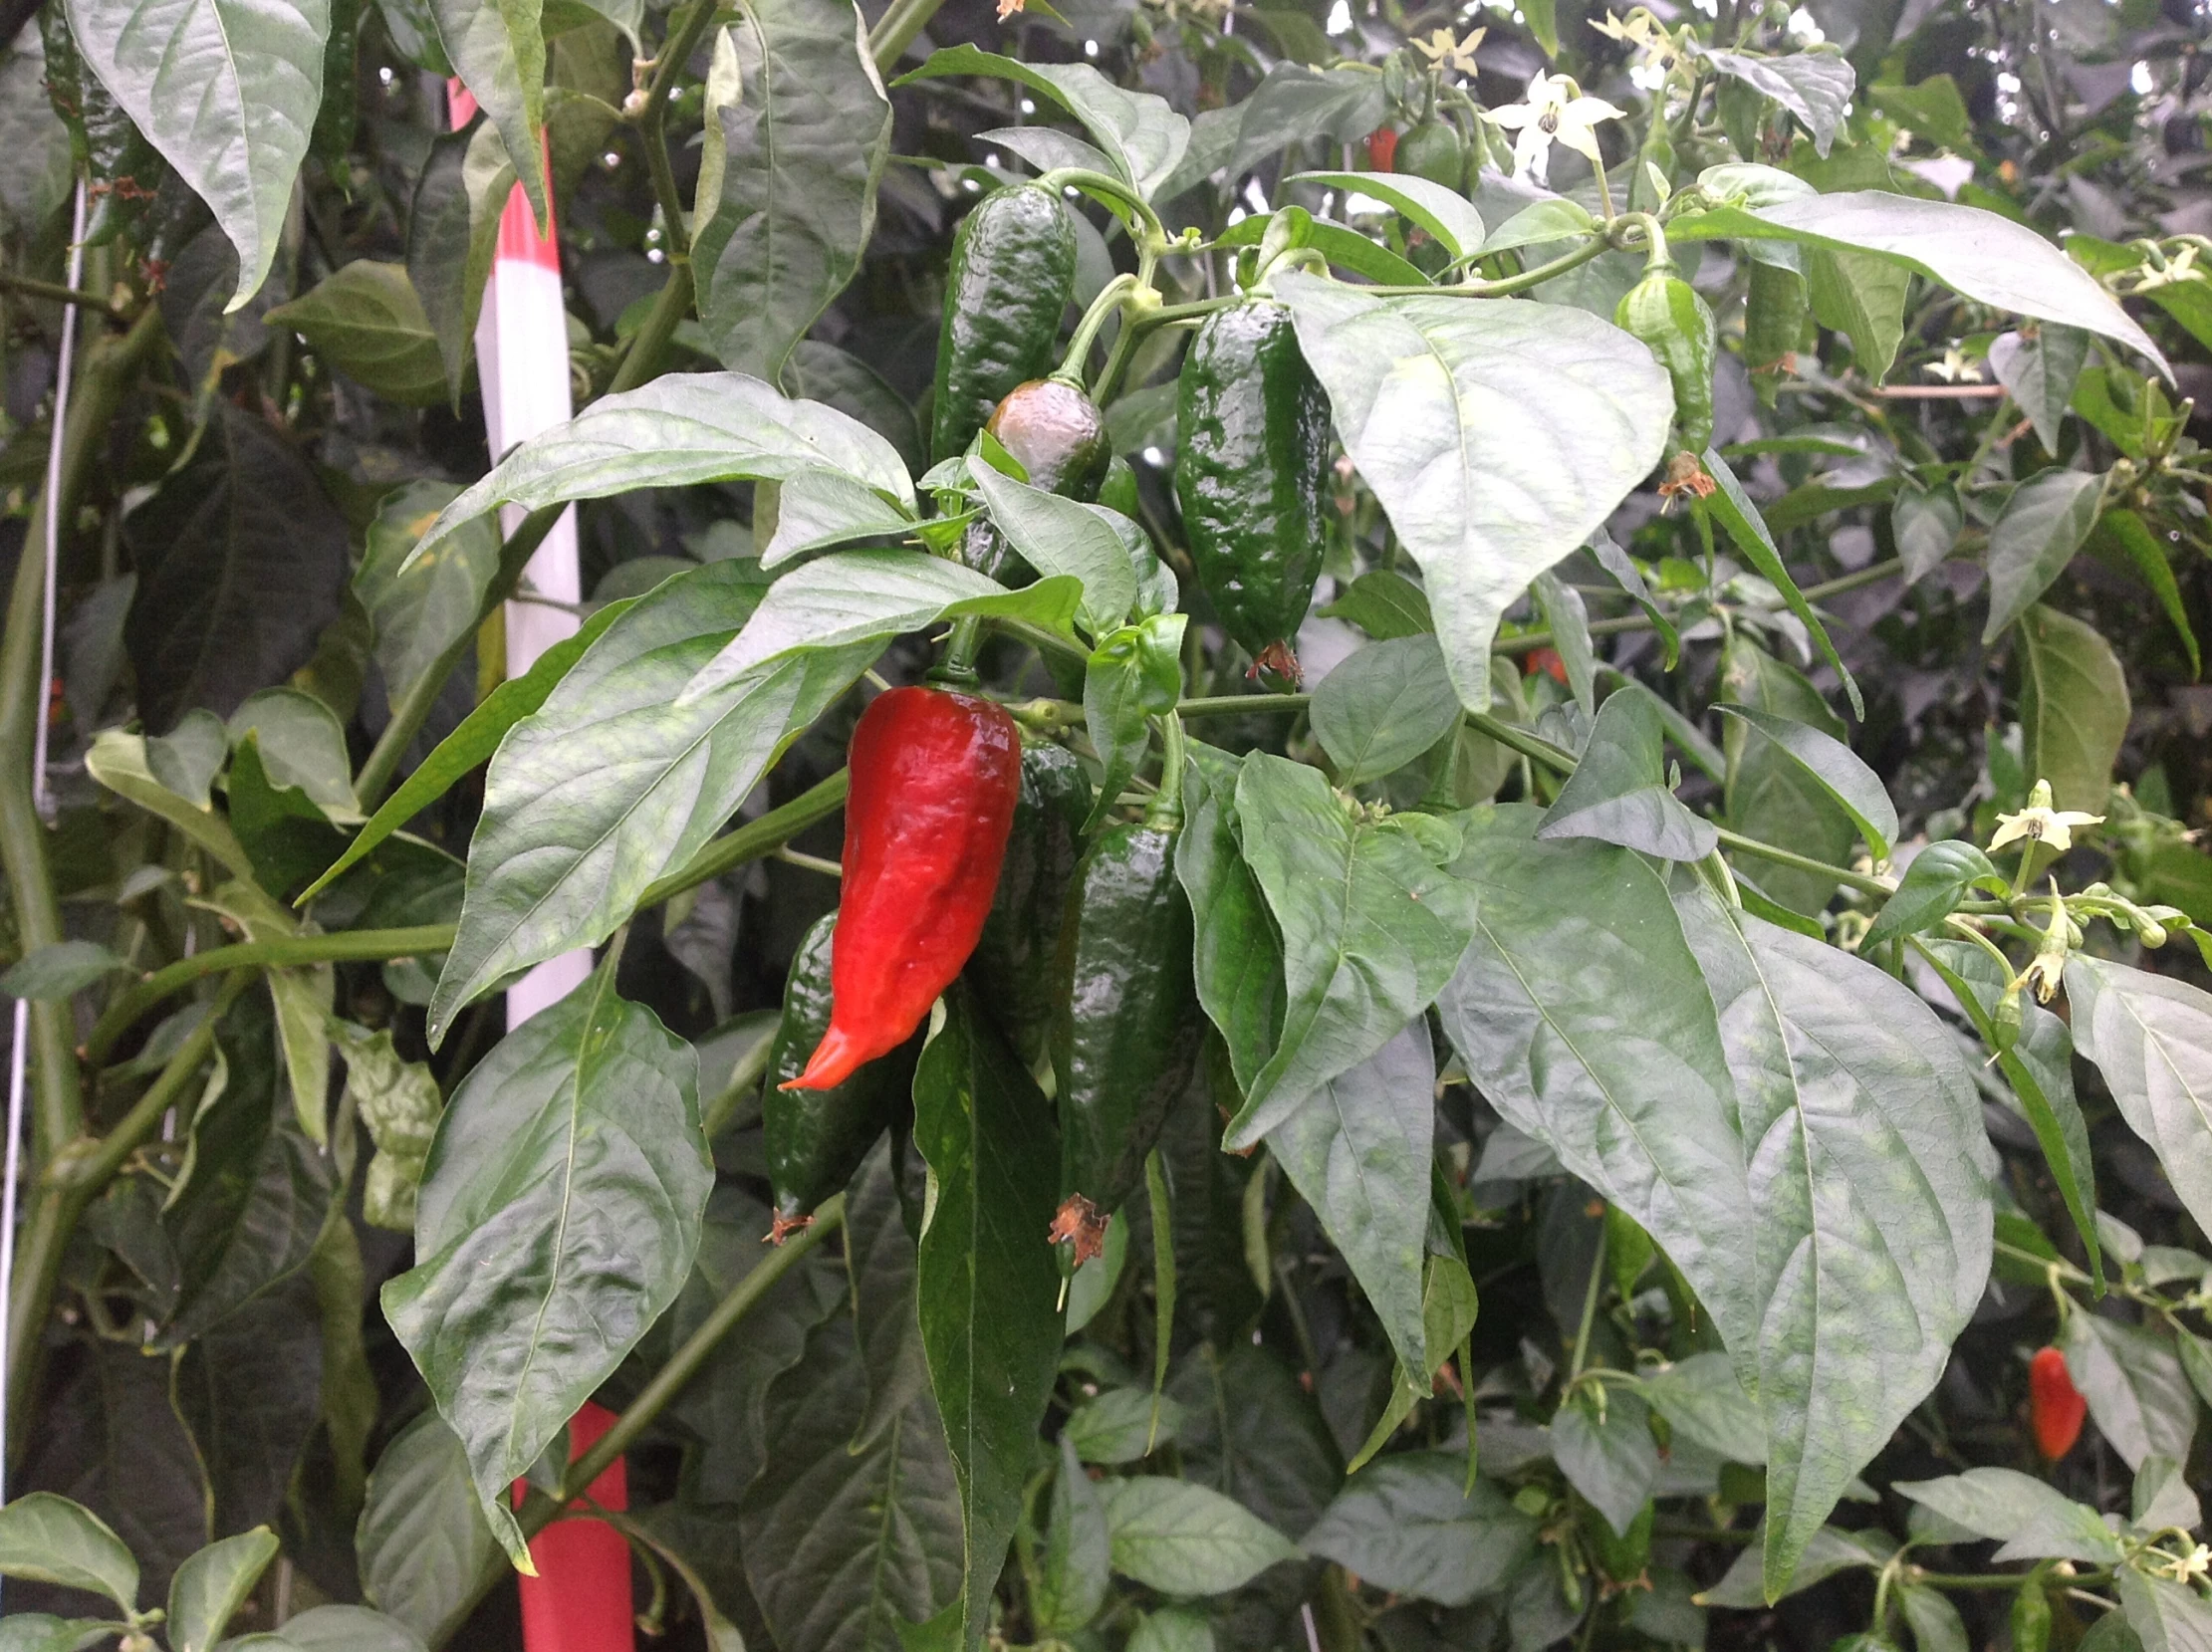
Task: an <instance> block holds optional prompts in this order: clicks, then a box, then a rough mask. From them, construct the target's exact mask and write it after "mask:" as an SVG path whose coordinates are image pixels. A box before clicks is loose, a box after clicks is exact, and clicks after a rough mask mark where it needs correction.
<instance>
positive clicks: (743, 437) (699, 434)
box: [415, 372, 914, 557]
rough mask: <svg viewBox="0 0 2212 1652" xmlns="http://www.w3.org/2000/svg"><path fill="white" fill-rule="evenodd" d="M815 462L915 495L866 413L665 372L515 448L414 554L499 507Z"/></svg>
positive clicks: (753, 476) (785, 472)
mask: <svg viewBox="0 0 2212 1652" xmlns="http://www.w3.org/2000/svg"><path fill="white" fill-rule="evenodd" d="M816 469H822V470H840V471H845V472H847V473H848V474H850V475H853V476H857V477H859V478H860V481H862V482H864V483H865V484H866V485H867V486H869V487H871V488H875V489H878V490H880V491H881V492H882V493H883V494H884V495H886V496H887V497H889V498H891V499H895V500H897V501H899V502H900V503H901V504H904V505H907V506H909V507H910V506H911V505H912V504H913V502H914V490H913V484H912V482H911V481H909V480H908V478H907V475H906V465H905V461H904V460H902V459H900V458H899V456H898V450H897V449H896V448H894V447H892V446H891V444H890V443H889V442H887V441H885V440H884V439H883V438H882V437H881V436H878V435H877V434H876V433H875V432H874V431H872V430H870V429H869V428H868V427H867V426H866V425H864V424H862V423H860V420H858V419H856V418H853V417H851V416H850V415H848V414H845V413H841V412H839V411H838V410H837V409H836V408H834V407H825V406H824V405H822V404H821V403H820V402H817V401H794V400H792V399H791V398H790V397H788V396H786V395H784V394H783V392H782V391H780V390H778V389H777V388H776V387H775V386H774V385H772V384H768V383H765V382H764V381H762V380H761V379H758V378H754V377H751V376H749V375H747V374H745V373H741V372H679V373H668V374H665V375H663V376H662V377H659V378H656V379H654V380H653V381H652V382H651V383H649V384H646V385H644V386H642V387H641V388H639V389H635V390H625V391H622V392H621V393H619V394H617V395H607V396H602V397H600V399H599V400H597V401H595V402H593V403H592V404H591V405H590V406H589V407H587V408H585V409H584V411H583V412H581V413H579V414H577V416H576V417H575V418H573V419H571V420H569V422H568V423H566V424H559V425H555V426H554V427H553V428H552V429H551V430H548V431H547V432H545V434H543V435H541V436H533V437H532V438H531V439H530V440H528V441H526V442H524V443H523V444H522V445H521V446H519V447H517V448H515V449H514V450H513V451H512V452H510V453H509V454H508V455H507V456H506V457H505V458H503V459H502V460H500V462H499V463H498V464H496V465H494V466H493V467H492V470H491V474H489V475H488V476H486V477H484V478H483V479H482V480H481V481H479V482H477V483H476V484H475V485H474V486H473V487H471V488H469V489H468V491H467V492H465V493H463V494H462V495H461V496H460V498H458V499H456V500H454V501H453V503H452V504H450V505H448V506H447V507H446V508H445V509H444V510H443V511H442V512H440V513H439V515H438V519H437V521H436V522H434V523H432V524H431V526H430V530H429V532H428V533H426V534H425V535H423V537H422V539H421V541H420V542H419V543H418V544H417V546H416V547H415V555H416V556H418V557H420V556H423V555H425V554H427V553H428V552H429V551H431V550H432V549H434V548H435V547H436V546H437V545H438V544H439V542H440V541H442V540H443V539H444V538H445V537H446V536H447V535H448V534H452V533H456V532H458V531H459V530H460V528H461V526H462V524H464V523H467V522H472V521H474V520H475V519H476V518H477V517H480V516H487V515H489V514H490V513H492V512H493V511H495V510H497V509H498V508H499V507H500V506H502V505H520V506H522V507H523V508H524V509H525V510H530V511H535V510H540V509H543V508H544V507H546V506H549V505H560V504H566V503H567V502H568V501H570V500H572V499H598V498H603V497H605V496H607V495H610V494H617V493H628V492H630V491H632V490H633V489H637V488H673V487H685V486H689V485H691V484H694V483H699V482H738V481H769V482H780V481H783V480H784V479H786V478H787V477H790V476H794V475H796V474H798V473H799V472H800V471H803V470H816Z"/></svg>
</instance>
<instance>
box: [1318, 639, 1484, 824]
mask: <svg viewBox="0 0 2212 1652" xmlns="http://www.w3.org/2000/svg"><path fill="white" fill-rule="evenodd" d="M1308 714H1309V715H1310V716H1311V717H1312V718H1313V723H1314V737H1315V738H1316V739H1317V740H1319V741H1320V742H1321V744H1322V750H1324V751H1326V752H1327V753H1328V754H1329V761H1330V762H1331V763H1333V764H1335V765H1336V766H1337V779H1338V782H1339V783H1340V784H1341V785H1345V786H1358V785H1362V784H1364V783H1365V782H1367V781H1371V780H1380V779H1381V778H1382V777H1383V776H1384V775H1388V774H1394V773H1396V772H1397V771H1398V770H1399V769H1402V768H1404V767H1405V766H1406V765H1407V764H1408V763H1411V762H1412V761H1413V760H1414V759H1415V758H1417V757H1419V756H1420V755H1421V754H1422V753H1423V752H1425V751H1427V750H1428V749H1429V748H1430V747H1432V746H1434V745H1435V744H1436V742H1437V741H1439V740H1441V739H1443V738H1444V736H1445V735H1447V734H1449V733H1450V732H1451V731H1452V730H1453V728H1455V727H1456V726H1457V725H1458V723H1459V715H1460V707H1459V696H1458V694H1457V693H1456V692H1454V690H1453V688H1452V681H1451V678H1450V676H1449V675H1447V674H1446V672H1445V670H1444V654H1443V650H1442V649H1440V648H1439V647H1437V645H1436V638H1435V637H1434V636H1433V635H1432V634H1430V633H1429V632H1426V631H1422V632H1418V633H1416V634H1413V635H1410V636H1400V637H1394V638H1391V639H1389V640H1387V641H1382V642H1376V643H1374V644H1372V645H1371V646H1368V647H1365V648H1360V649H1357V650H1355V651H1354V652H1352V654H1350V655H1348V656H1347V657H1346V658H1345V660H1344V663H1343V664H1341V665H1339V666H1338V667H1337V668H1336V669H1335V670H1334V671H1332V672H1330V673H1329V675H1328V676H1326V677H1324V678H1322V680H1321V683H1320V686H1318V687H1317V688H1316V689H1315V690H1314V700H1313V704H1312V706H1311V707H1310V708H1309V713H1308Z"/></svg>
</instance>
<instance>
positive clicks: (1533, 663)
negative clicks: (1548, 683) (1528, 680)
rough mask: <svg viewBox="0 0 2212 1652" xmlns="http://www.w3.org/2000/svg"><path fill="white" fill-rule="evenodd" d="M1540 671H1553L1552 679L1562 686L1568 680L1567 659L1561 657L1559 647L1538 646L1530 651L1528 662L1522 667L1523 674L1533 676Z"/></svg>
mask: <svg viewBox="0 0 2212 1652" xmlns="http://www.w3.org/2000/svg"><path fill="white" fill-rule="evenodd" d="M1539 671H1546V672H1549V673H1551V676H1552V680H1553V681H1555V682H1557V683H1559V684H1561V685H1562V686H1565V684H1566V682H1567V661H1565V660H1564V659H1562V658H1560V652H1559V650H1558V649H1557V648H1537V649H1534V650H1532V651H1531V652H1530V654H1529V658H1528V663H1527V664H1525V665H1524V666H1523V667H1522V668H1521V674H1522V675H1523V676H1525V677H1533V676H1535V675H1536V674H1537V673H1538V672H1539Z"/></svg>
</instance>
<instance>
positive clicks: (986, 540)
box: [960, 378, 1113, 586]
mask: <svg viewBox="0 0 2212 1652" xmlns="http://www.w3.org/2000/svg"><path fill="white" fill-rule="evenodd" d="M984 429H986V430H988V431H989V432H990V433H991V435H992V437H993V438H994V439H996V440H997V442H998V443H999V445H1000V446H1001V447H1003V448H1005V449H1006V451H1007V452H1008V453H1009V454H1011V455H1012V456H1013V457H1014V458H1015V459H1016V460H1017V461H1019V463H1020V464H1021V467H1022V469H1023V470H1025V471H1027V472H1028V473H1029V485H1030V486H1031V487H1033V488H1043V489H1044V490H1045V491H1046V492H1048V493H1057V494H1059V495H1061V496H1062V497H1063V498H1066V499H1080V500H1082V501H1083V502H1084V503H1085V504H1087V505H1088V504H1089V503H1091V501H1093V500H1094V499H1096V498H1098V497H1099V485H1100V484H1101V483H1102V482H1104V481H1105V480H1106V467H1107V465H1108V463H1109V461H1110V460H1111V459H1112V458H1113V448H1112V444H1111V443H1109V442H1108V441H1107V440H1106V418H1105V416H1104V415H1103V414H1101V413H1100V411H1099V408H1098V404H1097V403H1096V402H1094V401H1093V400H1092V399H1091V398H1090V397H1089V396H1088V395H1086V394H1084V392H1083V389H1082V387H1081V386H1080V385H1077V384H1071V383H1070V382H1069V381H1068V380H1067V379H1065V378H1033V379H1031V380H1030V381H1029V382H1028V383H1026V384H1017V385H1016V386H1015V387H1014V388H1013V389H1012V390H1011V391H1009V392H1008V393H1007V396H1006V399H1005V400H1003V401H1001V402H1000V403H999V404H998V406H997V408H996V409H995V410H994V411H993V412H992V414H991V421H990V423H988V424H986V425H985V426H984ZM960 560H961V561H962V562H964V563H966V564H967V565H968V566H969V567H970V568H972V569H974V570H975V571H976V572H977V573H978V574H988V575H989V576H990V577H991V578H992V579H994V580H996V581H998V582H999V584H1001V585H1007V586H1025V585H1028V584H1029V583H1030V582H1031V581H1033V580H1035V579H1036V578H1037V573H1036V570H1034V569H1032V568H1031V567H1030V566H1029V564H1028V563H1026V562H1024V561H1023V560H1022V559H1021V556H1020V554H1019V553H1018V552H1016V551H1015V549H1014V548H1013V547H1012V546H1011V545H1009V544H1007V543H1006V536H1005V535H1003V534H1001V533H1000V532H999V531H998V530H997V529H996V528H994V527H992V526H991V524H990V523H989V522H987V521H982V520H978V521H977V522H975V523H974V524H973V525H971V526H970V528H969V530H968V535H967V538H966V539H965V540H963V541H962V542H961V546H960Z"/></svg>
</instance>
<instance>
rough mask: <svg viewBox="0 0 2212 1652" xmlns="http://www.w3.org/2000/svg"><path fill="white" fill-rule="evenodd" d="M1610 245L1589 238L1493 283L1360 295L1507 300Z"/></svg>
mask: <svg viewBox="0 0 2212 1652" xmlns="http://www.w3.org/2000/svg"><path fill="white" fill-rule="evenodd" d="M1611 250H1612V242H1611V241H1610V240H1608V239H1607V238H1606V237H1605V236H1604V235H1602V234H1598V235H1593V236H1592V237H1591V238H1590V239H1589V240H1587V241H1585V242H1584V243H1583V244H1582V245H1581V246H1579V247H1577V248H1576V249H1575V250H1574V251H1573V252H1568V253H1562V254H1561V255H1560V256H1559V257H1557V258H1554V259H1551V260H1549V261H1548V262H1546V263H1543V264H1539V265H1537V266H1536V267H1535V268H1534V269H1531V270H1523V271H1522V272H1521V273H1520V274H1519V275H1514V276H1500V277H1499V278H1498V279H1497V280H1495V281H1462V282H1460V283H1459V284H1458V285H1457V286H1454V287H1363V288H1361V289H1360V291H1361V292H1362V293H1366V294H1369V295H1371V296H1373V297H1376V298H1392V299H1419V298H1447V299H1508V298H1511V297H1513V295H1514V294H1516V293H1526V292H1527V291H1528V290H1529V289H1530V288H1532V287H1541V286H1543V285H1544V283H1546V282H1547V281H1550V280H1551V279H1552V278H1553V277H1555V276H1563V275H1565V274H1567V272H1568V271H1569V270H1579V269H1581V268H1582V267H1583V266H1584V265H1585V264H1588V263H1589V262H1590V261H1591V260H1592V259H1594V258H1596V257H1597V256H1598V254H1599V253H1602V252H1610V251H1611Z"/></svg>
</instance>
